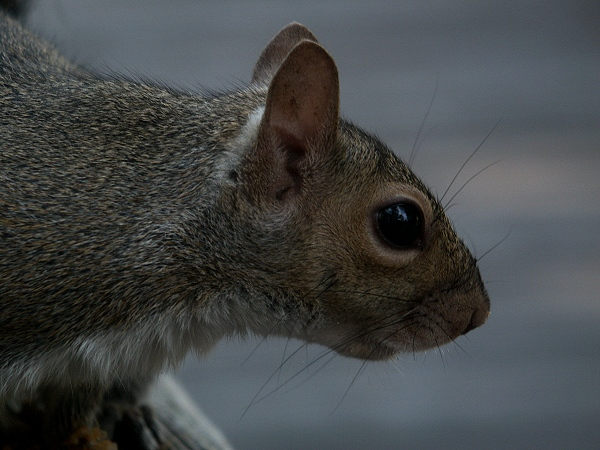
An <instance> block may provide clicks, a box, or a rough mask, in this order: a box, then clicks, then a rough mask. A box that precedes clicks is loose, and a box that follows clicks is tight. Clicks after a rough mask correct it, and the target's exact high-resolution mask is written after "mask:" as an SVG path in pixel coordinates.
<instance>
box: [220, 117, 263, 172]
mask: <svg viewBox="0 0 600 450" xmlns="http://www.w3.org/2000/svg"><path fill="white" fill-rule="evenodd" d="M264 113H265V107H264V106H260V107H258V108H256V109H255V110H254V111H253V112H252V113H250V114H249V116H248V120H247V122H246V124H245V125H244V126H243V127H242V129H241V131H240V134H239V135H238V136H237V137H236V138H235V139H234V140H232V141H231V142H230V143H229V144H228V146H227V150H226V151H225V152H223V153H222V154H221V155H220V161H219V162H217V164H215V178H216V179H218V180H224V179H226V177H227V174H228V173H229V172H230V171H231V170H235V169H236V168H237V167H239V164H240V162H241V160H242V156H243V155H244V152H246V151H247V150H248V149H249V148H250V147H251V146H252V145H253V144H254V143H255V142H256V139H257V138H258V130H259V128H260V123H261V121H262V118H263V115H264Z"/></svg>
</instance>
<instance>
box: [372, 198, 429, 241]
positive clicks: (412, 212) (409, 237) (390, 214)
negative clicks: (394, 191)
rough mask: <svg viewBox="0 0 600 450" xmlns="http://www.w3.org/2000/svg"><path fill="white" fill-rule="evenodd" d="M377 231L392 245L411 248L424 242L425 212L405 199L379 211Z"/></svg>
mask: <svg viewBox="0 0 600 450" xmlns="http://www.w3.org/2000/svg"><path fill="white" fill-rule="evenodd" d="M376 222H377V231H378V232H379V235H380V236H381V238H382V239H383V240H384V241H385V242H386V243H387V244H389V245H391V246H392V247H396V248H410V247H413V248H414V247H420V246H421V245H422V244H423V224H424V222H425V221H424V219H423V212H422V211H421V209H420V208H419V207H418V206H417V205H415V204H414V203H411V202H407V201H403V202H398V203H394V204H392V205H388V206H385V207H383V208H381V209H380V210H379V211H377V215H376Z"/></svg>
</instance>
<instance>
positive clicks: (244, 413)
mask: <svg viewBox="0 0 600 450" xmlns="http://www.w3.org/2000/svg"><path fill="white" fill-rule="evenodd" d="M307 345H308V343H307V342H304V343H302V344H301V345H300V346H299V347H298V348H297V349H296V350H294V351H293V352H292V353H291V354H290V355H289V356H288V357H287V358H285V360H284V361H283V362H282V363H281V364H280V365H279V367H277V369H275V370H274V371H273V372H272V373H271V375H269V378H267V380H266V381H265V382H264V383H263V384H262V385H261V386H260V388H259V389H258V391H257V392H256V394H254V396H253V397H252V399H251V400H250V402H249V403H248V405H247V406H246V407H245V408H244V410H243V411H242V415H241V416H240V420H241V419H243V418H244V416H245V415H246V413H247V412H248V411H249V410H250V408H251V407H252V406H254V405H255V404H256V403H258V401H257V400H256V399H257V398H258V397H259V396H260V394H261V393H262V391H264V389H265V388H266V387H267V385H268V384H269V382H270V381H271V380H272V379H273V377H274V376H275V375H276V374H277V373H278V372H279V371H280V370H281V368H282V367H283V366H284V365H285V364H286V363H287V362H288V361H289V360H290V359H292V358H293V357H294V356H295V355H296V354H297V353H298V352H299V351H300V350H302V348H303V347H305V346H307Z"/></svg>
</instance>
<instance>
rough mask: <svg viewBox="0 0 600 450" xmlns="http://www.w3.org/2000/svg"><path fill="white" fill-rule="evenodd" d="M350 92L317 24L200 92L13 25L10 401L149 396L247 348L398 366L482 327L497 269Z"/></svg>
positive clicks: (2, 239) (2, 88)
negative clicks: (235, 83) (198, 362)
mask: <svg viewBox="0 0 600 450" xmlns="http://www.w3.org/2000/svg"><path fill="white" fill-rule="evenodd" d="M338 96H339V87H338V74H337V69H336V66H335V63H334V62H333V59H332V58H331V56H330V55H329V54H328V53H327V52H326V51H325V50H324V49H323V47H322V46H321V45H320V44H319V43H318V42H317V41H316V38H315V37H314V35H313V34H312V33H310V31H308V30H307V29H306V28H304V27H303V26H301V25H299V24H290V25H289V26H287V27H286V28H284V29H283V30H282V31H280V33H279V34H278V35H276V36H275V37H274V38H273V40H272V41H271V42H270V43H269V45H268V46H267V48H266V49H265V50H264V51H263V54H262V55H261V57H260V58H259V61H258V63H257V65H256V67H255V70H254V74H253V78H252V81H251V83H250V84H249V85H248V86H246V87H244V88H242V89H239V90H235V91H231V92H225V93H221V94H215V95H212V96H201V95H198V94H195V93H189V92H183V91H177V90H173V89H169V88H166V87H164V86H160V85H155V84H151V83H142V82H137V81H131V80H126V79H122V78H119V77H114V78H108V77H104V78H103V77H99V76H97V75H95V74H92V73H89V72H88V71H86V70H84V69H82V68H79V67H77V66H75V65H72V64H71V63H69V62H68V61H66V60H65V59H64V58H63V57H62V56H60V55H59V54H58V53H57V52H56V51H55V50H54V49H53V48H51V47H50V46H49V45H48V44H47V43H46V42H44V41H41V40H39V39H38V38H36V37H34V36H33V35H32V34H30V33H29V32H28V31H26V30H24V29H23V28H22V27H21V26H20V25H19V24H17V23H16V22H15V21H13V20H12V19H10V18H8V17H3V16H2V14H1V13H0V380H1V381H0V400H1V399H13V400H14V399H17V400H19V399H21V398H24V397H27V396H29V397H32V396H33V397H35V393H36V391H37V390H38V389H40V387H41V386H44V387H48V386H50V387H56V388H57V389H67V388H68V389H76V388H77V386H86V388H89V386H97V387H98V389H99V390H100V391H102V390H104V389H108V388H109V387H110V386H112V385H113V384H114V383H116V382H123V381H127V380H140V379H148V380H149V379H152V378H153V377H154V376H155V375H156V374H157V373H159V372H160V371H161V370H163V369H164V368H165V367H166V366H169V365H174V364H177V363H178V362H179V361H180V360H181V359H182V358H183V356H184V355H185V353H186V352H187V351H188V350H189V349H192V348H193V349H196V350H198V351H205V350H207V349H209V348H210V346H211V345H212V344H214V343H215V342H216V341H217V340H218V339H219V338H221V337H222V336H225V335H231V334H245V333H248V332H251V333H256V334H259V335H282V336H291V337H296V338H300V339H304V340H307V341H310V342H318V343H321V344H324V345H327V346H329V347H331V348H332V349H333V350H335V351H337V352H339V353H341V354H344V355H348V356H353V357H359V358H365V359H387V358H390V357H393V356H394V355H396V354H397V353H398V352H401V351H414V350H419V349H424V348H428V347H432V346H437V345H440V344H442V343H444V342H448V341H449V340H453V339H455V338H456V337H457V336H459V335H461V334H463V333H465V332H467V331H469V330H470V329H472V328H474V327H476V326H479V325H481V324H482V323H483V322H484V321H485V319H486V318H487V315H488V311H489V300H488V297H487V294H486V292H485V288H484V286H483V284H482V282H481V277H480V275H479V271H478V269H477V264H476V260H475V259H474V258H473V256H472V255H471V254H470V252H469V251H468V249H467V248H466V247H465V245H464V244H463V243H462V241H461V240H460V239H459V238H458V237H457V236H456V234H455V232H454V231H453V229H452V226H451V224H450V222H449V221H448V219H447V218H446V216H445V214H444V210H443V208H442V206H441V205H440V204H439V202H438V201H437V199H436V198H435V196H433V195H432V194H431V192H430V191H429V190H428V189H427V188H426V187H425V185H424V184H423V183H422V182H421V181H420V180H419V179H418V178H417V177H416V176H415V175H414V174H413V172H412V171H411V170H410V169H409V168H408V167H407V166H406V165H405V164H404V163H403V162H402V161H401V160H400V159H398V158H397V157H396V156H395V155H394V154H393V152H392V151H390V150H389V149H388V148H387V147H386V146H385V145H384V144H383V143H381V142H380V141H379V140H377V139H376V138H375V137H373V136H371V135H369V134H368V133H366V132H364V131H363V130H361V129H360V128H358V127H357V126H355V125H353V124H351V123H350V122H348V121H345V120H343V119H341V118H340V117H339V111H338V109H339V106H338V105H339V99H338Z"/></svg>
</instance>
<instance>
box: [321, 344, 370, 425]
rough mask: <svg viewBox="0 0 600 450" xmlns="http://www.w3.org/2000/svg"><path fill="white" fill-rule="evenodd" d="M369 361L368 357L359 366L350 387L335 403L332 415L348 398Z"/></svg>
mask: <svg viewBox="0 0 600 450" xmlns="http://www.w3.org/2000/svg"><path fill="white" fill-rule="evenodd" d="M371 354H373V353H372V352H371ZM368 362H369V360H368V359H365V360H364V361H363V362H362V364H361V365H360V367H359V368H358V370H357V371H356V373H355V374H354V377H352V381H350V384H349V385H348V387H347V388H346V390H345V391H344V393H343V394H342V397H341V398H340V399H339V400H338V402H337V404H336V405H335V408H333V410H332V411H331V413H330V415H333V414H335V412H336V411H337V410H338V409H339V407H340V406H342V403H343V402H344V400H345V399H346V396H347V395H348V392H350V389H352V386H354V383H356V380H358V377H359V376H360V374H361V373H362V372H363V371H364V369H365V367H367V363H368Z"/></svg>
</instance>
